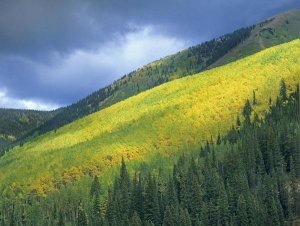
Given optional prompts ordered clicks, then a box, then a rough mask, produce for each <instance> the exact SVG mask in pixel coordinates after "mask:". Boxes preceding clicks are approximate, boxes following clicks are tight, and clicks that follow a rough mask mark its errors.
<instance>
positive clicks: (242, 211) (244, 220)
mask: <svg viewBox="0 0 300 226" xmlns="http://www.w3.org/2000/svg"><path fill="white" fill-rule="evenodd" d="M237 216H238V222H239V226H249V220H248V215H247V204H246V200H245V198H244V196H243V195H240V197H239V199H238V204H237Z"/></svg>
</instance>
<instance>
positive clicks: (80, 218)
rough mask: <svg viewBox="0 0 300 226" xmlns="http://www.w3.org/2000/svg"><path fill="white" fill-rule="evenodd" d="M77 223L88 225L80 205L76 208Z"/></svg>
mask: <svg viewBox="0 0 300 226" xmlns="http://www.w3.org/2000/svg"><path fill="white" fill-rule="evenodd" d="M77 225H78V226H87V225H88V222H87V216H86V213H85V211H84V209H83V208H82V206H81V205H80V206H79V208H78V216H77Z"/></svg>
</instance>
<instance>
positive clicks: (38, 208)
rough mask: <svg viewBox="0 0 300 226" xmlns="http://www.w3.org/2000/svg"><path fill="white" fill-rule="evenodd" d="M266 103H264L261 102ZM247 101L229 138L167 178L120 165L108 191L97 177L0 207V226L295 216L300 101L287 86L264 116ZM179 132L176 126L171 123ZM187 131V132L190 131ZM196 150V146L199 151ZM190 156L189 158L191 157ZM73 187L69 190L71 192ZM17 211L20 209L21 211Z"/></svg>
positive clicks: (284, 219) (298, 211)
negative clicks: (78, 185)
mask: <svg viewBox="0 0 300 226" xmlns="http://www.w3.org/2000/svg"><path fill="white" fill-rule="evenodd" d="M266 98H268V97H266ZM257 104H258V102H257V100H256V97H255V96H253V98H252V99H250V100H247V101H246V104H245V105H244V107H243V111H242V112H243V114H242V116H241V120H240V119H239V118H238V119H237V122H236V123H235V124H234V125H233V126H232V129H231V130H230V131H229V133H227V134H224V136H218V137H217V139H216V140H213V139H209V140H207V142H206V144H205V145H202V146H201V148H199V149H198V151H194V150H191V151H190V152H186V153H185V154H184V155H183V156H182V157H180V158H179V160H178V162H177V163H176V164H175V165H174V166H173V169H172V171H171V172H170V171H168V170H167V171H166V168H164V167H163V165H161V166H160V169H159V171H158V173H150V172H145V171H144V170H142V171H137V172H136V173H135V174H132V175H130V174H129V172H128V170H127V168H126V165H125V162H124V160H122V166H121V169H120V174H119V175H118V176H117V177H116V178H115V180H113V181H114V183H113V186H112V187H110V188H109V189H108V190H107V189H106V186H101V183H102V181H101V179H100V181H99V179H98V177H96V176H95V177H94V180H93V182H92V183H91V184H90V186H89V187H84V188H83V189H84V190H85V191H84V192H80V193H78V190H76V189H74V188H70V189H69V190H68V189H67V192H66V191H65V192H63V193H56V194H54V196H50V197H48V198H42V199H40V198H38V197H36V196H35V195H34V194H32V195H29V196H28V197H26V198H25V200H23V201H21V202H15V203H14V202H13V201H11V200H9V201H7V202H2V208H1V209H0V213H1V222H2V224H3V225H78V226H79V225H80V226H84V225H103V226H117V225H118V226H119V225H124V226H128V225H131V226H142V225H146V226H148V225H149V226H160V225H163V226H218V225H222V226H223V225H224V226H226V225H233V226H235V225H236V226H260V225H261V226H264V225H280V226H281V225H282V226H284V225H291V224H292V222H293V221H294V220H295V219H297V218H298V217H299V216H300V190H299V183H300V93H299V86H297V90H296V92H294V93H292V94H291V95H288V93H287V88H286V85H285V83H284V81H282V82H281V88H280V94H279V97H278V98H276V100H274V101H273V102H271V101H270V106H269V110H268V112H267V113H266V114H265V115H264V117H262V118H261V117H259V116H258V115H257V114H256V113H255V112H254V111H253V109H254V107H255V105H257ZM174 123H175V124H176V122H174ZM191 127H192V126H191ZM199 146H200V143H199ZM191 156H192V157H191ZM71 187H72V186H71ZM21 203H22V204H21Z"/></svg>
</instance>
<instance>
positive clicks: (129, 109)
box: [0, 40, 300, 197]
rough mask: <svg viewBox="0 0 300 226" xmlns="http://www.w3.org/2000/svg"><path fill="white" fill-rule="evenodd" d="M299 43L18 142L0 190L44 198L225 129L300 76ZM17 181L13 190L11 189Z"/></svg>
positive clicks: (1, 163)
mask: <svg viewBox="0 0 300 226" xmlns="http://www.w3.org/2000/svg"><path fill="white" fill-rule="evenodd" d="M299 55H300V40H295V41H293V42H290V43H286V44H282V45H279V46H275V47H273V48H269V49H266V50H264V51H262V52H260V53H257V54H255V55H252V56H250V57H247V58H244V59H242V60H239V61H236V62H233V63H231V64H227V65H225V66H222V67H218V68H215V69H212V70H209V71H206V72H203V73H200V74H196V75H193V76H188V77H185V78H181V79H177V80H175V81H172V82H169V83H166V84H163V85H161V86H158V87H156V88H154V89H151V90H148V91H145V92H143V93H141V94H139V95H137V96H134V97H132V98H129V99H127V100H125V101H122V102H119V103H117V104H115V105H113V106H111V107H109V108H106V109H103V110H101V111H98V112H97V113H94V114H92V115H89V116H87V117H84V118H82V119H80V120H77V121H75V122H73V123H71V124H69V125H67V126H64V127H62V128H60V129H57V130H56V131H52V132H50V133H46V134H44V135H42V136H38V137H36V138H35V139H33V140H31V141H30V142H27V143H25V144H24V145H22V146H21V147H19V146H18V147H15V148H14V149H13V150H11V151H9V152H8V153H6V154H5V155H4V156H2V157H1V158H0V192H1V193H2V195H3V196H4V197H5V196H6V195H8V194H10V189H11V188H12V187H13V189H16V190H17V191H18V196H21V197H22V196H24V195H26V194H28V193H33V194H37V195H47V194H49V193H51V192H53V191H57V190H59V189H60V188H62V187H63V186H64V185H66V184H70V183H73V182H74V181H78V180H80V179H81V178H83V177H84V176H85V175H86V174H94V175H95V174H97V175H100V174H101V175H103V178H106V180H107V182H108V183H111V173H112V172H113V170H114V169H115V167H116V166H117V165H118V164H119V162H120V161H121V157H122V156H123V157H124V158H125V159H128V160H131V161H130V162H132V164H139V163H140V162H142V161H146V162H151V161H152V160H153V159H154V158H155V157H156V156H157V155H161V156H162V157H163V158H169V159H172V158H173V157H175V156H176V154H177V153H180V152H184V151H188V150H193V149H197V148H198V147H199V143H201V142H203V141H204V140H207V139H209V138H210V137H211V136H213V137H216V136H217V134H218V132H220V133H221V134H224V133H225V132H227V131H228V129H229V127H230V126H231V124H232V123H233V122H234V121H235V120H236V117H237V116H238V115H239V114H240V113H241V112H242V108H243V105H244V102H245V100H246V99H250V98H252V96H253V95H254V93H255V97H256V103H257V104H256V105H255V106H254V110H255V112H256V113H257V114H259V115H260V114H262V113H263V112H264V111H265V110H267V109H268V106H269V97H271V98H272V100H273V101H274V100H275V99H276V96H277V95H278V92H279V83H280V81H281V79H285V81H286V83H287V87H288V89H289V90H292V89H293V88H294V87H295V85H296V84H297V83H298V82H299V81H300V58H299ZM11 186H12V187H11Z"/></svg>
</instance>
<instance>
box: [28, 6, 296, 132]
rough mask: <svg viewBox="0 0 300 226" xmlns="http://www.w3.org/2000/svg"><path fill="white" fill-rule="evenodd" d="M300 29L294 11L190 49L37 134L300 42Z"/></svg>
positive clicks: (58, 117)
mask: <svg viewBox="0 0 300 226" xmlns="http://www.w3.org/2000/svg"><path fill="white" fill-rule="evenodd" d="M299 27H300V11H299V10H294V11H290V12H287V13H284V14H281V15H278V16H275V17H273V18H271V19H269V20H267V21H265V22H262V23H259V24H257V25H255V26H251V27H248V28H242V29H239V30H237V31H234V32H233V33H230V34H227V35H224V36H221V37H219V38H216V39H213V40H211V41H207V42H204V43H202V44H200V45H196V46H193V47H190V48H188V49H186V50H183V51H181V52H179V53H176V54H174V55H171V56H168V57H165V58H163V59H161V60H158V61H155V62H153V63H150V64H148V65H146V66H144V67H142V68H140V69H138V70H136V71H133V72H131V73H129V74H128V75H125V76H123V77H122V78H121V79H119V80H117V81H115V82H114V83H113V84H111V85H109V86H107V87H105V88H103V89H100V90H98V91H97V92H94V93H93V94H91V95H90V96H88V97H86V98H84V99H82V100H80V101H79V102H78V103H75V104H72V105H70V106H68V107H66V108H65V109H64V110H63V111H61V112H60V113H59V114H57V115H56V116H55V117H53V119H51V120H49V121H47V122H46V123H45V124H44V125H42V126H41V127H40V128H38V129H37V130H36V131H34V132H33V133H45V132H48V131H50V130H53V129H57V128H59V127H61V126H63V125H66V124H68V123H70V122H72V121H74V120H76V119H79V118H81V117H83V116H86V115H88V114H91V113H93V112H96V111H98V110H100V109H103V108H106V107H109V106H111V105H113V104H115V103H117V102H119V101H121V100H124V99H126V98H128V97H131V96H134V95H136V94H138V93H140V92H142V91H145V90H148V89H150V88H153V87H155V86H157V85H160V84H163V83H165V82H168V81H172V80H174V79H177V78H181V77H184V76H187V75H191V74H195V73H198V72H200V71H203V70H205V69H207V68H213V67H216V66H220V65H224V64H226V63H228V62H232V61H234V60H237V59H240V58H243V57H245V56H248V55H251V54H253V53H256V52H259V51H260V50H262V49H265V48H267V47H271V46H274V45H277V44H280V43H284V42H288V41H291V40H293V39H296V38H299V37H300V33H299V29H298V28H299ZM29 135H32V134H29Z"/></svg>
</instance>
